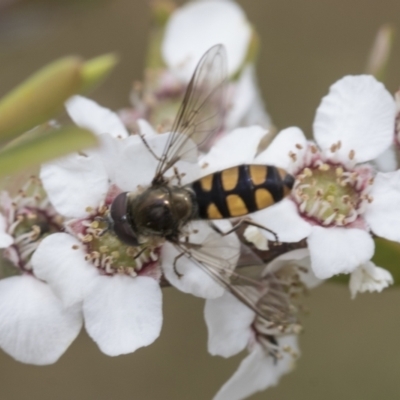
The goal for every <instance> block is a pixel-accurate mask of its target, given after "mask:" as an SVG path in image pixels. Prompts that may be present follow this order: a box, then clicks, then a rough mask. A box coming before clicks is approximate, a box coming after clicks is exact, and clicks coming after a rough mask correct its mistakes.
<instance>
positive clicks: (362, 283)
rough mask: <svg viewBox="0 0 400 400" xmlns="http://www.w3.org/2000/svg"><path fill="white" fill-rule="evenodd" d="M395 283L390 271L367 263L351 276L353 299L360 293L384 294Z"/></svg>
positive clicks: (369, 262)
mask: <svg viewBox="0 0 400 400" xmlns="http://www.w3.org/2000/svg"><path fill="white" fill-rule="evenodd" d="M393 282H394V281H393V277H392V274H391V273H390V272H389V271H388V270H386V269H383V268H380V267H377V266H376V265H375V264H374V263H373V262H371V261H367V262H366V263H365V264H362V265H360V266H359V267H358V268H357V269H356V270H354V271H353V272H352V274H351V276H350V282H349V284H350V292H351V298H352V299H354V298H355V297H356V295H357V293H358V292H360V293H364V292H382V290H383V289H385V288H387V287H388V286H389V285H392V284H393Z"/></svg>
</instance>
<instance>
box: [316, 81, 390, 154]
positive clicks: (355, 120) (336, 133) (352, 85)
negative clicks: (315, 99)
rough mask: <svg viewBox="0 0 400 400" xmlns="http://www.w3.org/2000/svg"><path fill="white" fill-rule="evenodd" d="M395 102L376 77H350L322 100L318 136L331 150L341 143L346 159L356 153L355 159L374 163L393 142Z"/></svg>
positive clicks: (332, 88) (317, 123)
mask: <svg viewBox="0 0 400 400" xmlns="http://www.w3.org/2000/svg"><path fill="white" fill-rule="evenodd" d="M394 118H395V103H394V99H393V97H392V96H391V94H390V93H389V92H388V91H387V90H386V89H385V87H384V86H383V85H382V84H381V83H380V82H378V81H377V80H376V79H375V78H374V77H372V76H368V75H360V76H346V77H344V78H342V79H340V80H339V81H337V82H336V83H335V84H333V85H332V86H331V88H330V91H329V94H328V95H327V96H325V97H324V98H323V99H322V102H321V104H320V106H319V107H318V109H317V113H316V116H315V120H314V137H315V140H316V141H317V142H318V144H319V146H320V147H321V148H322V149H324V150H328V149H329V148H330V147H331V146H332V144H334V143H337V142H338V141H340V142H341V145H342V146H341V149H340V155H341V157H342V159H343V160H345V159H346V158H347V157H348V155H349V153H350V151H351V150H354V151H355V160H357V162H364V161H368V160H372V159H374V158H376V157H378V156H379V154H381V153H382V152H383V151H385V150H386V149H387V148H388V147H389V146H390V144H391V143H392V141H393V124H394Z"/></svg>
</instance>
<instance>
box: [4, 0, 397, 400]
mask: <svg viewBox="0 0 400 400" xmlns="http://www.w3.org/2000/svg"><path fill="white" fill-rule="evenodd" d="M205 20H207V30H204V21H205ZM163 30H164V35H163V39H162V43H161V44H160V45H159V52H160V54H161V56H162V59H163V63H164V65H163V66H160V65H158V66H157V68H149V70H148V71H147V75H146V76H147V77H146V79H145V82H144V85H141V86H140V87H136V88H135V90H134V92H133V93H132V94H131V100H132V101H131V103H132V104H131V106H130V107H129V108H127V109H125V110H122V111H120V112H119V114H117V113H115V112H113V111H111V110H108V109H107V108H104V107H102V106H100V105H98V104H97V103H95V102H94V101H92V100H90V99H88V98H85V97H81V96H74V97H72V98H70V99H69V100H68V101H67V103H66V105H65V107H66V111H67V114H68V116H69V118H70V119H71V120H72V121H73V122H74V123H75V124H76V125H77V126H79V127H81V128H86V129H88V130H90V131H92V132H93V133H94V134H95V135H96V136H97V138H98V140H99V143H100V145H99V147H98V148H96V149H90V150H87V151H85V152H80V153H76V154H71V155H69V156H66V157H63V158H61V159H57V160H54V161H51V162H48V163H46V164H44V165H42V166H41V168H40V173H39V177H32V178H30V179H29V181H28V183H27V184H26V185H25V186H24V187H23V188H22V189H21V190H20V191H19V192H18V193H17V194H16V195H12V194H10V193H8V192H3V193H2V195H1V197H0V207H1V214H0V248H2V249H3V250H2V264H1V272H2V274H1V278H2V279H1V280H0V286H1V288H0V322H1V323H0V326H1V329H0V347H1V348H2V349H3V350H4V351H5V352H7V353H8V354H10V355H11V356H12V357H14V358H15V359H17V360H19V361H21V362H24V363H32V364H39V365H43V364H51V363H54V362H56V361H57V360H58V358H59V357H60V356H61V355H62V354H63V353H64V352H65V351H66V349H67V348H68V346H69V345H70V344H71V343H72V342H73V340H74V339H75V338H76V336H77V335H78V333H79V332H80V330H81V329H82V327H83V326H84V327H85V329H86V331H87V333H88V334H89V336H90V337H91V338H92V339H93V340H94V341H95V342H96V344H97V345H98V347H99V348H100V350H101V351H102V352H103V353H105V354H107V355H109V356H117V355H121V354H127V353H131V352H134V351H135V350H137V349H138V348H140V347H144V346H148V345H150V344H151V343H153V342H154V341H155V340H156V339H157V338H158V336H159V335H160V331H161V327H162V321H163V316H162V286H163V285H165V284H168V285H172V286H174V287H175V288H177V289H178V290H181V291H183V292H185V293H189V294H192V295H195V296H198V297H202V298H205V299H206V305H205V312H204V314H205V322H206V325H207V328H208V335H209V337H208V350H209V352H210V354H212V355H219V356H222V357H231V356H233V355H235V354H238V353H239V352H241V351H243V350H244V349H247V350H248V355H247V356H246V357H245V358H244V359H243V360H242V362H241V364H240V365H239V368H238V370H237V371H236V372H235V373H234V375H233V376H232V377H231V378H230V379H229V380H228V381H227V382H226V383H225V384H224V385H223V386H222V388H221V389H220V391H219V392H218V393H217V394H216V396H215V398H214V399H215V400H223V399H227V400H228V399H229V400H235V399H237V400H240V399H243V398H245V397H247V396H250V395H252V394H253V393H255V392H257V391H260V390H264V389H266V388H268V387H270V386H273V385H276V384H277V383H278V381H279V379H280V377H281V376H283V375H284V374H285V373H287V372H289V371H290V370H291V368H292V367H293V365H294V364H295V362H296V361H297V359H298V357H299V355H300V350H299V346H298V334H299V333H300V332H301V328H302V327H301V321H300V316H301V311H302V306H301V297H302V295H303V294H304V292H306V291H307V290H308V289H312V288H314V287H316V286H317V285H319V284H321V283H322V282H323V280H325V279H328V278H331V277H334V276H336V275H338V274H350V279H349V286H350V292H351V297H353V298H354V297H355V296H356V294H357V293H359V292H365V291H370V292H372V291H377V292H380V291H382V290H383V289H384V288H386V287H388V286H389V285H391V284H392V283H393V278H392V275H391V274H390V272H389V271H387V270H385V269H384V268H381V267H378V266H376V265H375V264H374V263H373V261H372V258H373V255H374V251H375V242H374V237H375V236H379V237H382V238H385V239H388V240H391V241H395V242H400V230H399V229H398V226H400V208H399V207H398V204H400V170H397V169H396V160H395V152H396V151H395V148H396V146H398V142H399V135H400V133H399V131H400V129H399V119H400V117H399V115H400V112H399V108H400V106H399V97H400V96H399V95H398V94H397V95H396V98H394V97H393V96H392V95H391V94H390V93H389V92H388V91H387V90H386V89H385V87H384V86H383V84H381V83H379V82H378V81H377V80H376V79H375V78H374V77H372V76H368V75H358V76H346V77H344V78H342V79H340V80H339V81H337V82H336V83H334V84H333V85H332V86H331V88H330V91H329V93H328V94H327V95H326V96H325V97H324V98H323V99H322V101H321V103H320V105H319V107H318V109H317V111H316V115H315V120H314V124H313V138H312V139H308V138H307V137H306V136H305V135H304V133H303V132H302V131H301V130H300V129H299V128H298V127H289V128H286V129H283V130H282V131H280V132H279V133H278V134H277V135H276V136H275V137H274V138H273V140H272V141H270V143H269V145H266V138H267V137H268V138H271V135H272V133H271V132H268V128H271V122H270V119H269V116H268V114H267V113H266V111H265V108H264V105H263V102H262V100H261V98H260V94H259V91H258V87H257V82H256V79H255V67H254V55H253V52H254V46H255V32H254V30H253V28H252V26H251V25H250V23H249V22H248V21H247V18H246V16H245V15H244V13H243V11H242V10H241V8H240V7H239V6H238V5H237V4H236V3H234V2H233V1H228V0H216V1H194V2H191V3H188V4H186V5H184V6H183V7H181V8H179V9H177V10H176V11H175V12H174V13H172V14H171V16H170V18H169V20H168V22H167V23H166V25H165V26H163ZM183 33H184V34H183ZM218 43H221V44H223V45H224V46H225V47H226V50H227V55H228V76H229V82H228V84H227V86H228V88H227V90H228V94H229V96H228V97H229V101H230V102H229V104H228V105H227V106H226V107H225V109H224V110H222V112H223V114H224V122H223V127H222V129H221V131H220V132H218V133H219V135H217V139H216V140H215V141H214V142H212V144H211V145H210V146H208V147H207V148H200V149H197V148H196V146H195V145H194V143H191V147H190V152H192V153H193V154H192V155H193V156H194V159H195V162H189V161H187V160H183V159H182V160H179V161H177V162H176V163H175V165H174V168H171V169H169V170H168V171H167V172H166V173H165V175H164V176H163V179H165V181H166V182H167V183H166V185H167V187H169V188H172V187H176V186H184V187H185V185H187V184H189V183H191V182H194V181H196V180H199V179H201V178H204V177H205V176H208V175H210V174H213V173H215V172H218V171H223V170H226V169H228V168H231V167H235V166H238V165H253V164H256V165H263V166H265V165H267V166H275V167H278V168H281V169H283V170H284V171H286V172H287V173H289V174H290V175H291V176H293V178H294V184H293V189H292V192H291V194H289V195H288V196H287V197H285V198H284V199H283V200H281V201H279V202H277V203H276V204H274V205H272V206H270V207H266V208H264V209H260V210H259V211H257V212H255V213H251V214H249V215H248V216H246V218H245V219H246V222H247V223H250V224H251V226H248V227H247V228H246V229H238V230H235V229H232V228H233V227H234V226H236V223H237V222H238V221H237V220H236V221H230V220H215V221H212V222H211V223H210V221H204V220H196V219H193V220H190V221H189V222H188V223H186V224H185V225H184V226H183V227H182V229H181V231H180V238H178V242H176V241H175V242H174V241H173V240H169V239H168V237H167V236H162V235H143V237H144V239H143V238H142V237H140V240H138V243H137V244H134V243H129V242H128V241H121V240H120V239H119V236H118V235H117V234H116V229H115V221H114V220H113V219H112V218H111V217H110V214H111V210H112V205H113V204H115V203H114V201H115V199H116V198H118V196H119V195H120V194H121V193H129V196H132V198H136V197H137V196H140V195H141V194H142V193H144V191H145V190H146V189H148V188H149V187H151V185H152V184H153V183H154V177H155V172H156V169H157V166H158V165H159V162H160V160H163V157H165V154H164V153H163V151H164V149H165V147H166V145H167V144H168V143H170V142H169V140H170V139H171V133H170V132H166V133H158V125H159V124H160V123H161V124H162V125H163V126H164V127H170V126H171V123H172V121H173V118H174V117H175V114H176V111H177V109H178V106H179V104H180V100H179V99H180V97H181V96H182V94H183V93H184V90H185V88H186V86H187V84H188V82H189V81H190V77H191V76H192V73H193V71H194V69H195V67H196V65H197V63H198V61H199V59H200V57H201V56H202V55H203V53H204V52H205V51H206V50H208V49H209V48H210V47H211V46H213V45H215V44H218ZM211 106H213V105H212V104H211ZM177 134H178V135H180V134H182V133H181V132H177ZM268 135H270V136H268ZM192 158H193V157H192ZM270 196H271V198H272V195H270ZM271 202H272V201H271ZM129 218H130V217H129V216H126V215H125V216H124V217H123V220H124V222H129V223H131V224H133V222H134V221H133V222H132V221H130V220H129ZM159 218H160V220H161V219H162V215H161V214H160V217H159ZM150 228H151V227H150ZM150 228H149V229H150ZM263 228H266V229H263ZM224 232H225V233H226V234H224ZM139 233H140V232H139ZM277 238H278V242H277V240H276V239H277ZM179 241H180V242H179ZM188 243H189V244H190V245H191V246H192V247H191V248H192V249H193V253H190V252H186V253H185V252H182V250H181V249H182V248H181V247H180V244H182V245H183V244H188ZM282 243H283V244H285V245H288V247H285V246H284V245H282ZM285 248H286V250H280V249H285ZM199 249H200V250H201V251H202V253H201V252H200V250H199ZM288 249H289V250H291V251H288ZM293 249H294V250H293ZM196 252H198V253H199V256H197V258H196V257H194V256H193V255H194V254H197V253H196ZM266 254H268V255H269V258H268V257H264V256H265V255H266ZM244 256H247V257H249V259H250V264H251V266H250V268H248V269H247V271H248V270H251V268H252V267H255V269H256V271H257V272H256V275H255V276H254V275H251V274H250V273H249V274H248V275H246V267H245V264H246V263H241V260H242V258H243V257H244ZM266 259H268V261H270V262H269V263H267V262H266ZM199 260H200V261H199ZM271 260H272V261H271ZM248 264H249V263H248ZM204 265H208V267H207V268H204ZM260 267H261V268H260ZM250 275H251V276H250Z"/></svg>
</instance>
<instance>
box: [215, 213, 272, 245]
mask: <svg viewBox="0 0 400 400" xmlns="http://www.w3.org/2000/svg"><path fill="white" fill-rule="evenodd" d="M210 225H211V228H213V229H214V230H215V231H216V232H218V233H219V234H220V235H222V236H226V235H229V234H230V233H232V232H235V231H237V230H238V229H239V228H240V227H242V226H243V225H247V226H255V227H256V228H259V229H263V230H264V231H267V232H269V233H271V234H272V235H274V238H275V241H276V242H279V239H278V235H277V234H276V232H274V231H273V230H271V229H268V228H267V227H265V226H264V225H261V224H258V223H257V222H254V221H252V220H251V219H241V220H240V221H239V222H238V223H237V224H236V225H234V226H233V227H232V229H230V230H229V231H227V232H222V231H221V229H219V228H218V227H217V226H216V225H215V224H214V223H212V222H211V223H210Z"/></svg>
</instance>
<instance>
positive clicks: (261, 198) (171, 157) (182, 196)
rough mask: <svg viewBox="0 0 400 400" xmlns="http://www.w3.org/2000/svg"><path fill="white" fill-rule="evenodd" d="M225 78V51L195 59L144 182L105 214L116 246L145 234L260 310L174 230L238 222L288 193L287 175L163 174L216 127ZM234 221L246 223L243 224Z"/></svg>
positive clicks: (244, 168) (260, 170)
mask: <svg viewBox="0 0 400 400" xmlns="http://www.w3.org/2000/svg"><path fill="white" fill-rule="evenodd" d="M226 81H227V74H226V51H225V48H224V46H222V45H216V46H214V47H212V48H211V49H209V50H208V51H207V52H206V53H205V54H204V55H203V57H202V58H201V60H200V61H199V63H198V65H197V67H196V70H195V71H194V73H193V76H192V78H191V80H190V82H189V85H188V87H187V89H186V92H185V95H184V98H183V101H182V104H181V106H180V109H179V111H178V114H177V116H176V118H175V121H174V123H173V126H172V129H171V133H170V135H169V137H168V140H167V143H166V145H165V148H164V150H163V152H162V155H161V157H159V163H158V166H157V168H156V171H155V174H154V179H153V180H152V182H151V185H150V186H149V187H148V188H147V189H146V190H145V191H143V192H142V193H140V194H136V193H134V192H124V193H121V194H119V195H118V196H117V197H116V198H115V199H114V201H113V203H112V205H111V208H110V216H111V219H112V226H113V230H114V232H115V234H116V235H117V237H118V238H119V239H120V240H121V241H122V242H124V243H126V244H128V245H131V246H138V245H141V244H142V243H143V241H146V238H147V239H149V238H152V237H157V238H162V239H165V240H167V241H169V242H171V243H172V244H174V245H175V247H176V248H177V249H178V250H179V252H180V254H181V255H185V256H186V257H188V258H189V259H191V260H192V261H194V262H195V264H197V265H198V266H199V267H200V268H202V269H203V270H204V271H205V272H207V273H208V274H209V275H211V276H212V277H213V278H214V279H215V280H216V281H217V282H218V283H220V284H221V285H222V286H223V287H224V288H226V289H227V290H229V291H230V292H231V293H233V294H234V295H235V296H236V297H238V298H239V299H240V300H241V301H243V302H244V303H245V304H246V305H247V306H249V307H251V308H252V309H253V310H254V311H256V312H257V313H260V310H259V309H258V307H257V305H256V304H255V303H254V302H253V301H252V300H250V298H249V297H248V296H246V295H245V294H244V293H245V292H242V291H241V289H240V286H238V285H236V284H235V285H232V284H231V281H230V279H231V277H232V276H233V275H232V274H234V273H233V272H231V271H230V272H229V273H226V271H225V272H224V268H225V267H224V262H226V260H218V259H215V258H212V257H209V256H205V252H204V251H203V250H204V249H202V248H201V246H199V245H197V246H195V245H193V244H191V243H189V242H187V241H183V240H181V239H182V230H183V228H184V227H185V225H187V224H188V222H190V221H193V220H210V219H211V220H213V219H227V218H237V217H243V216H246V215H247V214H249V213H252V212H254V211H257V210H260V209H263V208H266V207H269V206H270V205H272V204H274V203H276V202H278V201H280V200H281V199H282V198H283V197H285V196H286V195H288V194H289V193H290V191H291V189H292V186H293V177H292V176H291V175H289V174H287V173H286V171H284V170H282V169H279V168H277V167H274V166H267V165H239V166H236V167H233V168H229V169H225V170H223V171H219V172H216V173H214V174H211V175H208V176H205V177H203V178H201V179H199V180H197V181H195V182H192V183H190V184H188V185H181V184H179V183H178V184H176V185H172V184H171V181H170V179H168V178H166V177H165V174H166V172H167V171H170V170H173V169H174V166H175V164H176V163H177V162H178V161H180V160H187V157H188V154H189V153H190V150H193V146H201V145H203V144H204V143H206V142H208V141H210V140H211V139H212V138H213V137H214V135H215V134H217V133H218V132H219V131H220V130H221V128H222V124H223V119H224V112H225V110H226V106H225V89H226ZM145 144H146V143H145ZM149 151H151V149H149ZM242 221H245V222H246V223H251V222H250V221H249V220H248V219H247V220H242ZM237 226H238V225H236V227H237ZM236 227H235V228H236ZM235 228H234V229H235ZM265 229H267V228H265ZM267 230H268V229H267ZM227 233H228V232H225V233H222V232H219V234H220V235H224V234H227ZM234 275H235V276H236V275H237V276H239V275H238V274H234ZM244 284H245V285H247V286H248V285H251V284H253V286H254V285H257V282H252V281H250V280H249V279H247V280H244Z"/></svg>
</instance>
